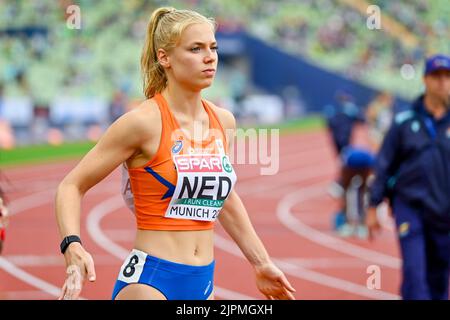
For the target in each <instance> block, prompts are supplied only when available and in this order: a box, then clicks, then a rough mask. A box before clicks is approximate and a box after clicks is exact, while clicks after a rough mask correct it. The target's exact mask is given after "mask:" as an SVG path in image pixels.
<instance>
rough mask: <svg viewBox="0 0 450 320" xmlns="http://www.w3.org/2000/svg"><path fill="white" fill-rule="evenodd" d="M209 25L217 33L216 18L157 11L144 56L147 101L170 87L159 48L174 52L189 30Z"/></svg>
mask: <svg viewBox="0 0 450 320" xmlns="http://www.w3.org/2000/svg"><path fill="white" fill-rule="evenodd" d="M205 22H206V23H209V24H210V25H211V26H212V28H214V30H215V29H216V23H215V21H214V20H213V19H211V18H206V17H204V16H202V15H201V14H199V13H197V12H195V11H191V10H177V9H175V8H172V7H161V8H158V9H156V10H155V11H153V13H152V15H151V17H150V21H149V23H148V27H147V35H146V39H145V43H144V48H143V50H142V56H141V70H142V77H143V89H144V94H145V96H146V97H147V99H150V98H152V97H153V96H154V95H155V94H156V93H159V92H161V91H163V90H164V88H165V87H166V86H167V76H166V73H165V71H164V68H163V67H162V66H161V65H160V64H159V61H158V56H157V52H158V49H164V50H166V51H167V52H168V51H170V50H171V49H173V48H174V47H175V46H176V44H177V42H178V40H179V38H180V36H181V33H182V32H183V30H184V29H186V27H188V26H189V25H191V24H194V23H205Z"/></svg>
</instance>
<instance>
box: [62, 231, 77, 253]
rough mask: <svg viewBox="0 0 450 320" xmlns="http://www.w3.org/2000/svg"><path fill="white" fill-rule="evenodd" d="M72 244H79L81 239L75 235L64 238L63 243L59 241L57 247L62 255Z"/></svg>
mask: <svg viewBox="0 0 450 320" xmlns="http://www.w3.org/2000/svg"><path fill="white" fill-rule="evenodd" d="M72 242H79V243H80V244H81V239H80V237H79V236H75V235H72V236H67V237H65V238H64V239H63V241H61V244H60V245H59V247H60V249H61V253H62V254H64V252H66V250H67V247H68V246H69V244H71V243H72Z"/></svg>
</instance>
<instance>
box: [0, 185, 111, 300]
mask: <svg viewBox="0 0 450 320" xmlns="http://www.w3.org/2000/svg"><path fill="white" fill-rule="evenodd" d="M55 192H56V191H55V190H46V191H43V192H38V193H34V194H31V195H28V196H24V197H22V198H18V199H15V200H14V201H12V202H11V204H10V214H11V215H14V214H19V213H21V212H23V211H26V210H29V209H32V208H34V207H38V206H42V205H44V204H47V203H49V202H52V201H54V199H53V198H52V197H50V195H51V194H53V195H54V194H55ZM99 192H100V193H104V191H101V190H99ZM109 192H110V191H108V193H109ZM0 269H3V270H4V271H5V272H7V273H9V274H10V275H11V276H13V277H15V278H17V279H19V280H21V281H23V282H25V283H27V284H29V285H30V286H32V287H35V288H37V289H40V290H42V291H44V292H47V293H48V294H50V295H52V296H55V297H59V295H60V293H61V289H60V288H58V287H56V286H54V285H53V284H51V283H49V282H47V281H44V280H42V279H41V278H38V277H36V276H33V275H32V274H30V273H28V272H26V271H25V270H23V269H21V268H20V267H18V266H17V265H15V264H14V263H12V262H11V261H9V260H8V259H7V258H6V257H0ZM80 299H81V300H84V299H85V298H83V297H80Z"/></svg>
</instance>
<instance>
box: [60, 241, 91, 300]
mask: <svg viewBox="0 0 450 320" xmlns="http://www.w3.org/2000/svg"><path fill="white" fill-rule="evenodd" d="M64 258H65V259H66V268H67V269H66V273H67V278H66V281H65V282H64V285H63V287H62V290H61V295H60V296H59V299H58V300H76V299H78V297H79V296H80V293H81V289H82V287H83V283H84V281H85V280H86V279H88V280H89V281H91V282H94V281H95V278H96V277H95V268H94V260H93V259H92V256H91V255H90V254H89V253H88V252H87V251H86V250H84V248H83V247H82V246H81V244H80V243H78V242H72V243H71V244H69V246H68V247H67V250H66V252H65V253H64Z"/></svg>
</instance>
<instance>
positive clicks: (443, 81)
mask: <svg viewBox="0 0 450 320" xmlns="http://www.w3.org/2000/svg"><path fill="white" fill-rule="evenodd" d="M424 82H425V86H426V92H427V94H430V95H432V96H434V97H435V98H437V99H440V100H441V101H443V103H445V104H446V105H447V106H448V105H449V104H450V70H437V71H435V72H432V73H430V74H428V75H426V76H425V77H424Z"/></svg>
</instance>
